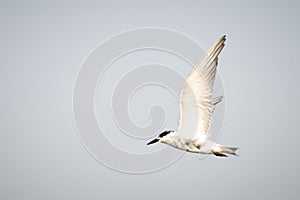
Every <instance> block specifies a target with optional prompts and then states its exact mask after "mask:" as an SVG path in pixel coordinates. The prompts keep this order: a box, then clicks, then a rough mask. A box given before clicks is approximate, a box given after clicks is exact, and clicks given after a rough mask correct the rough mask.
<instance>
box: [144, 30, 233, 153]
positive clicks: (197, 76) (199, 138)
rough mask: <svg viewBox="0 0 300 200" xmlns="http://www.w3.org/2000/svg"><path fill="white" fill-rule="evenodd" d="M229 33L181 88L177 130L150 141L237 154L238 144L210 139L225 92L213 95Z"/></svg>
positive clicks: (191, 148)
mask: <svg viewBox="0 0 300 200" xmlns="http://www.w3.org/2000/svg"><path fill="white" fill-rule="evenodd" d="M225 41H226V35H224V36H222V37H221V38H220V39H219V40H218V41H217V42H215V43H214V44H213V45H212V46H211V47H210V48H209V49H208V50H207V51H206V53H205V54H204V55H203V56H202V58H201V59H200V61H199V62H198V63H197V64H196V65H195V67H194V68H193V70H192V72H191V73H190V74H189V76H188V78H187V79H186V80H185V83H184V85H183V87H182V89H181V90H180V94H179V105H180V106H179V107H180V118H179V123H178V124H179V125H178V129H177V130H175V131H174V130H165V131H163V132H162V133H160V134H159V135H158V137H156V138H155V139H153V140H151V141H150V142H148V143H147V145H151V144H154V143H163V144H167V145H170V146H172V147H175V148H177V149H180V150H183V151H187V152H191V153H199V154H211V155H212V154H213V155H215V156H218V157H228V154H231V155H236V156H237V154H236V151H237V150H238V147H228V146H223V145H221V144H219V143H217V142H215V141H212V140H211V139H210V136H211V134H210V125H211V121H212V115H213V112H214V110H215V107H216V105H217V104H218V103H220V102H221V101H222V99H223V96H218V97H215V98H213V94H212V93H213V86H214V81H215V78H216V72H217V66H218V56H219V54H220V53H221V51H222V49H223V48H224V46H225Z"/></svg>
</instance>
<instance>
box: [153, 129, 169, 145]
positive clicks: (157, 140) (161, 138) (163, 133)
mask: <svg viewBox="0 0 300 200" xmlns="http://www.w3.org/2000/svg"><path fill="white" fill-rule="evenodd" d="M172 133H174V131H164V132H162V133H160V134H159V135H158V137H157V138H155V139H154V140H152V141H150V142H148V143H147V145H150V144H154V143H156V142H160V141H163V140H164V139H167V138H168V137H169V136H170V135H171V134H172Z"/></svg>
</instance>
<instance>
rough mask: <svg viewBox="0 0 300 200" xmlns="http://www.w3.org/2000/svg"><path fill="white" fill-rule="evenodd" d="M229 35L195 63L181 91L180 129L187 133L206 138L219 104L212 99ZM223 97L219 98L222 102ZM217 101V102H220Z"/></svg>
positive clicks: (186, 135) (187, 135) (194, 136)
mask: <svg viewBox="0 0 300 200" xmlns="http://www.w3.org/2000/svg"><path fill="white" fill-rule="evenodd" d="M225 40H226V37H225V36H223V37H222V38H220V39H219V40H218V41H217V42H216V43H215V44H214V45H212V47H211V48H209V50H208V51H207V52H206V54H205V55H204V56H203V57H202V58H201V60H200V61H199V62H198V63H197V64H196V66H195V67H194V69H193V70H192V72H191V74H190V75H189V76H188V78H187V80H186V82H185V83H184V85H183V87H182V89H181V91H180V96H179V98H180V102H179V103H180V120H179V128H178V133H179V134H184V135H185V137H192V138H202V139H204V140H205V139H206V138H207V136H208V135H209V128H210V123H211V120H212V113H213V111H214V106H215V104H216V102H215V100H214V99H212V92H213V85H214V81H215V77H216V72H217V65H218V55H219V54H220V52H221V51H222V49H223V47H224V45H225V44H224V43H225ZM221 100H222V98H219V99H218V102H220V101H221ZM218 102H217V103H218Z"/></svg>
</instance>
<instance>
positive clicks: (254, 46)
mask: <svg viewBox="0 0 300 200" xmlns="http://www.w3.org/2000/svg"><path fill="white" fill-rule="evenodd" d="M299 10H300V3H299V2H298V1H244V2H240V1H184V2H183V1H182V2H180V1H176V2H175V1H126V2H125V1H123V2H117V1H97V2H96V1H95V2H92V1H51V2H50V1H19V2H17V1H1V3H0V27H1V32H0V36H1V37H0V44H1V45H0V52H1V54H0V76H1V78H0V88H1V101H0V102H1V103H0V110H1V112H0V113H1V114H0V123H1V125H0V158H1V166H0V199H5V200H6V199H7V200H9V199H31V200H32V199H121V198H122V199H174V200H175V199H183V198H184V199H191V200H192V199H221V198H222V199H299V197H300V194H299V189H300V186H299V178H300V177H299V168H300V161H299V154H298V153H299V149H298V143H299V139H300V136H299V131H300V125H299V122H300V117H299V112H300V106H299V102H300V93H299V89H298V87H299V85H300V58H299V52H300V47H299V44H300V39H299V34H300V27H299V26H300V24H299V22H298V19H299V17H300V16H299ZM145 26H146V27H151V26H154V27H162V28H169V29H174V30H177V31H180V32H182V33H184V34H187V35H189V36H190V37H192V38H193V39H195V40H196V41H197V42H198V43H200V44H201V45H202V46H204V47H205V48H208V47H209V46H210V45H211V43H212V42H214V41H215V40H216V39H217V38H219V37H220V36H222V35H224V34H226V35H227V38H228V40H227V43H226V48H225V49H224V51H223V52H222V60H221V63H222V67H220V68H219V73H220V75H221V77H222V79H223V82H224V87H225V90H226V120H225V126H224V130H223V133H222V136H221V138H220V141H221V142H222V143H224V144H232V145H237V146H239V147H240V151H239V154H240V156H239V157H230V158H227V159H222V158H221V159H220V158H216V157H213V156H211V157H208V158H206V159H204V160H199V159H197V158H196V156H195V155H193V154H186V155H184V156H183V157H182V158H181V159H180V160H179V161H177V162H176V163H174V164H173V165H172V166H170V167H168V168H165V169H164V170H161V171H158V172H155V173H150V174H144V175H132V174H125V173H120V172H116V171H114V170H111V169H109V168H107V167H105V166H103V165H101V164H100V163H98V162H97V161H96V160H95V159H93V158H92V157H91V156H90V155H89V154H88V153H87V152H86V150H85V149H84V148H83V146H82V144H81V143H80V140H79V138H78V136H77V134H76V131H75V128H74V122H73V111H72V92H73V86H74V83H75V80H76V76H77V73H78V71H79V69H80V66H81V64H82V62H83V61H84V59H85V58H86V57H87V55H88V54H89V52H90V51H91V50H92V49H93V48H95V47H96V45H98V44H99V43H101V42H102V41H104V40H105V39H107V38H109V37H110V36H112V35H114V34H117V33H119V32H121V31H126V30H128V29H132V28H138V27H145Z"/></svg>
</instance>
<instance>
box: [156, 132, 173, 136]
mask: <svg viewBox="0 0 300 200" xmlns="http://www.w3.org/2000/svg"><path fill="white" fill-rule="evenodd" d="M171 132H173V131H164V132H162V133H161V134H159V137H164V136H166V135H168V134H169V133H171Z"/></svg>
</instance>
